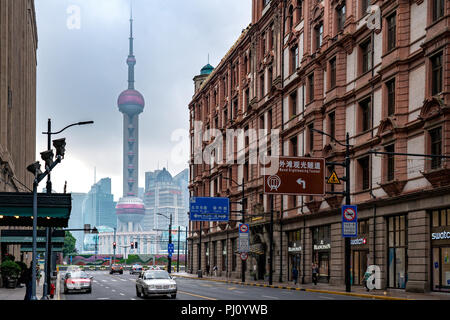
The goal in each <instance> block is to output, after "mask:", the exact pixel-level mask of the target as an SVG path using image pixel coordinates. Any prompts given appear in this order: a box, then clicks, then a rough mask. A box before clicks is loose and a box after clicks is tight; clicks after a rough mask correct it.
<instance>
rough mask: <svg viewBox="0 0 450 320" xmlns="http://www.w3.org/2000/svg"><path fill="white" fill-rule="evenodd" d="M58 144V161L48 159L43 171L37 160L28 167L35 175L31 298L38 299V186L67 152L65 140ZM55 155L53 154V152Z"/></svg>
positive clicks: (56, 144)
mask: <svg viewBox="0 0 450 320" xmlns="http://www.w3.org/2000/svg"><path fill="white" fill-rule="evenodd" d="M54 145H55V146H57V152H56V161H54V162H53V160H52V159H47V161H46V170H45V172H44V173H42V171H41V169H40V167H41V164H40V163H39V162H35V163H33V164H31V165H29V166H28V167H27V170H28V171H29V172H31V173H32V174H33V175H34V182H33V249H32V250H33V260H32V268H33V270H32V284H31V300H37V298H36V262H37V261H36V258H37V220H38V215H37V188H38V185H39V182H41V181H42V180H43V179H44V178H45V177H46V176H47V175H48V174H49V173H50V172H51V171H52V170H53V168H54V167H55V166H56V165H57V164H58V163H60V162H61V158H62V157H63V156H64V153H65V149H64V147H65V141H63V140H60V141H59V142H58V143H55V142H54ZM51 156H52V157H53V154H51Z"/></svg>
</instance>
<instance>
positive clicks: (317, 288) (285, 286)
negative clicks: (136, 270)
mask: <svg viewBox="0 0 450 320" xmlns="http://www.w3.org/2000/svg"><path fill="white" fill-rule="evenodd" d="M172 274H173V275H174V276H176V277H180V278H192V279H197V280H209V281H219V282H225V283H233V284H241V285H242V284H243V285H250V286H259V287H271V288H278V289H281V290H299V291H308V292H320V293H327V294H336V295H347V296H356V297H362V298H370V299H382V300H450V293H440V292H429V293H411V292H405V290H401V289H387V290H373V291H370V292H368V291H366V289H365V288H364V287H362V286H352V288H351V290H352V291H351V292H346V291H345V286H333V285H330V284H327V283H318V284H317V285H314V284H312V283H306V284H301V283H300V284H297V285H294V283H293V282H292V281H290V282H282V283H280V282H278V281H272V285H269V283H268V282H267V281H262V280H259V281H254V280H253V279H248V278H246V279H245V283H242V282H241V279H231V278H228V279H227V278H226V277H214V276H205V275H203V278H198V277H197V274H190V273H185V272H178V273H177V272H173V273H172ZM300 281H301V279H300Z"/></svg>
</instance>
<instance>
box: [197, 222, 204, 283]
mask: <svg viewBox="0 0 450 320" xmlns="http://www.w3.org/2000/svg"><path fill="white" fill-rule="evenodd" d="M202 225H203V221H200V235H199V249H198V271H197V275H198V277H199V278H202Z"/></svg>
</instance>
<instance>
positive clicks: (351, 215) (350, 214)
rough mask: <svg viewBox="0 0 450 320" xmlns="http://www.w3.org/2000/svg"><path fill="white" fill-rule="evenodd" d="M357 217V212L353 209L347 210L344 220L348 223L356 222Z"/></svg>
mask: <svg viewBox="0 0 450 320" xmlns="http://www.w3.org/2000/svg"><path fill="white" fill-rule="evenodd" d="M355 215H356V212H355V210H353V209H352V208H346V209H345V211H344V218H345V220H347V221H353V220H355Z"/></svg>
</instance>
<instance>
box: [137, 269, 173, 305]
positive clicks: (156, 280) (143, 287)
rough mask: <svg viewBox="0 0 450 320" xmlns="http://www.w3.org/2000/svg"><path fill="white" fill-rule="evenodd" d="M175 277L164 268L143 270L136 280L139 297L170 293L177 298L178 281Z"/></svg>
mask: <svg viewBox="0 0 450 320" xmlns="http://www.w3.org/2000/svg"><path fill="white" fill-rule="evenodd" d="M174 279H175V278H173V277H171V276H170V275H169V273H168V272H167V271H164V270H148V271H145V272H142V273H141V274H140V275H139V278H137V280H136V295H137V296H138V297H141V296H144V297H148V296H164V295H170V297H171V298H172V299H175V298H176V297H177V283H176V282H175V280H174Z"/></svg>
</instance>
